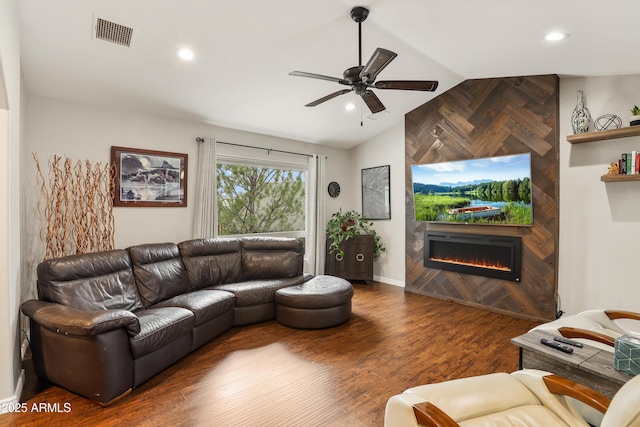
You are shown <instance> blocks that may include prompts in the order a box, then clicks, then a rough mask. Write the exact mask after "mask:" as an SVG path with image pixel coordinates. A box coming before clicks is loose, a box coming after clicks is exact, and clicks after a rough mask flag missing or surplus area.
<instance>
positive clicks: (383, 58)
mask: <svg viewBox="0 0 640 427" xmlns="http://www.w3.org/2000/svg"><path fill="white" fill-rule="evenodd" d="M396 56H398V54H397V53H394V52H391V51H390V50H387V49H383V48H381V47H379V48H377V49H376V51H375V52H373V55H371V58H369V62H367V65H365V66H364V68H363V69H362V71H360V78H361V79H363V80H366V82H368V83H372V82H373V81H374V80H375V79H376V77H377V76H378V73H380V71H382V70H383V69H384V67H386V66H387V65H389V63H390V62H391V61H393V59H394V58H395V57H396Z"/></svg>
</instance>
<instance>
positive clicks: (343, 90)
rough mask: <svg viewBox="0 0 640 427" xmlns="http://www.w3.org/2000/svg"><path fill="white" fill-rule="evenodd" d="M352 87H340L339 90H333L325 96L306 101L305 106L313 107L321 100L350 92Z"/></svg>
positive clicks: (320, 102) (324, 100)
mask: <svg viewBox="0 0 640 427" xmlns="http://www.w3.org/2000/svg"><path fill="white" fill-rule="evenodd" d="M352 90H353V89H342V90H339V91H337V92H333V93H332V94H329V95H327V96H323V97H322V98H320V99H316V100H315V101H313V102H310V103H308V104H307V105H305V107H315V106H316V105H319V104H322V103H323V102H326V101H328V100H330V99H333V98H335V97H336V96H340V95H344V94H345V93H349V92H351V91H352Z"/></svg>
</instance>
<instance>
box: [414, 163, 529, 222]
mask: <svg viewBox="0 0 640 427" xmlns="http://www.w3.org/2000/svg"><path fill="white" fill-rule="evenodd" d="M411 178H412V181H413V201H414V207H415V218H416V221H428V222H449V223H464V224H498V225H532V224H533V210H532V206H531V154H530V153H525V154H516V155H511V156H499V157H489V158H483V159H471V160H462V161H455V162H446V163H431V164H424V165H413V166H411Z"/></svg>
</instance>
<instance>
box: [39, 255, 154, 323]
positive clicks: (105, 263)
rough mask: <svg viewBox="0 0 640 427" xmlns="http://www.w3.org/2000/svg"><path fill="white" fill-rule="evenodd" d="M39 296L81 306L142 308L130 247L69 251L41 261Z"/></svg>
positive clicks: (82, 307) (77, 307)
mask: <svg viewBox="0 0 640 427" xmlns="http://www.w3.org/2000/svg"><path fill="white" fill-rule="evenodd" d="M37 270H38V298H40V299H41V300H43V301H49V302H55V303H58V304H63V305H67V306H70V307H73V308H76V309H79V310H88V311H90V310H106V309H123V310H131V311H134V310H137V309H139V308H142V300H141V299H140V295H139V294H138V290H137V288H136V285H135V281H134V276H133V270H132V268H131V260H130V259H129V254H128V253H127V251H125V250H122V249H118V250H112V251H106V252H95V253H89V254H80V255H70V256H66V257H62V258H54V259H50V260H46V261H43V262H42V263H40V264H39V265H38V268H37Z"/></svg>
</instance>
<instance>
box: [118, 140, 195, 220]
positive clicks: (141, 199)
mask: <svg viewBox="0 0 640 427" xmlns="http://www.w3.org/2000/svg"><path fill="white" fill-rule="evenodd" d="M111 164H112V165H113V167H114V168H115V173H114V177H113V178H114V183H113V184H114V200H113V206H138V207H186V206H187V164H188V156H187V154H182V153H172V152H168V151H156V150H144V149H140V148H126V147H115V146H112V147H111Z"/></svg>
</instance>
